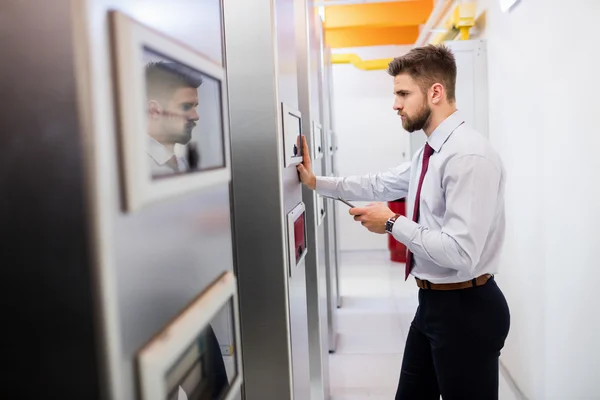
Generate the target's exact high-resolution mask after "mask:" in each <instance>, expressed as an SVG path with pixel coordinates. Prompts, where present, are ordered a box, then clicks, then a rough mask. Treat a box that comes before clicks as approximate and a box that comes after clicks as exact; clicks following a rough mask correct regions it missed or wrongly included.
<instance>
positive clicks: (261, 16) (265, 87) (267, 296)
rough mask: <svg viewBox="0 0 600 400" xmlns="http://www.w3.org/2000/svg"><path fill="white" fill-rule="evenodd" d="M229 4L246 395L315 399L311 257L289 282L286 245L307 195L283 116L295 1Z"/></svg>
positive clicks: (292, 102)
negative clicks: (290, 220) (286, 147)
mask: <svg viewBox="0 0 600 400" xmlns="http://www.w3.org/2000/svg"><path fill="white" fill-rule="evenodd" d="M224 5H225V9H224V11H225V38H226V55H227V70H228V77H229V101H230V116H231V117H230V118H231V143H232V161H233V163H232V171H233V204H234V225H235V240H236V248H237V254H236V258H237V265H238V269H237V277H238V280H239V287H240V314H241V319H242V321H241V322H242V324H241V327H242V347H243V356H244V392H245V398H246V399H249V400H254V399H277V400H285V399H291V398H294V399H297V400H300V399H310V377H309V359H308V354H309V351H308V328H307V326H308V322H307V305H306V304H307V303H306V302H307V298H306V272H305V263H306V261H304V262H302V263H301V264H300V265H299V266H298V267H297V268H296V269H295V271H294V275H293V277H291V278H290V276H289V273H288V261H287V258H288V254H287V250H286V248H287V235H286V232H287V226H286V225H287V222H286V221H287V214H288V213H289V212H290V211H291V210H292V209H294V208H295V207H296V206H297V205H298V204H299V203H300V202H301V201H302V200H303V199H302V187H301V184H300V182H299V179H298V174H297V171H296V167H295V165H290V166H288V167H284V153H283V137H284V132H283V131H282V128H283V123H282V122H283V121H282V112H281V110H282V107H281V103H284V104H286V106H289V107H290V108H292V109H298V89H297V74H296V49H295V32H294V2H293V0H275V1H270V0H253V1H247V0H228V1H226V2H225V3H224ZM310 253H311V252H310V250H309V252H308V253H307V256H306V257H309V256H310Z"/></svg>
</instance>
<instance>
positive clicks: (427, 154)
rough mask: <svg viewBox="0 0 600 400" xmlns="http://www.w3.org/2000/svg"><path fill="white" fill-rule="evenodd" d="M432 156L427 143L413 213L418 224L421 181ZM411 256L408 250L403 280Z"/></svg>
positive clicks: (406, 275)
mask: <svg viewBox="0 0 600 400" xmlns="http://www.w3.org/2000/svg"><path fill="white" fill-rule="evenodd" d="M432 154H433V148H432V147H431V146H430V145H429V143H425V149H424V150H423V166H422V167H421V177H420V178H419V186H418V187H417V195H416V196H415V207H414V211H413V219H412V220H413V221H415V222H419V205H420V204H421V186H423V179H424V178H425V174H426V173H427V167H429V157H431V155H432ZM412 256H413V254H412V252H411V251H410V250H408V251H407V254H406V270H405V274H404V280H407V279H408V276H409V275H410V270H411V269H412V261H413V258H412Z"/></svg>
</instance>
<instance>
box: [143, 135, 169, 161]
mask: <svg viewBox="0 0 600 400" xmlns="http://www.w3.org/2000/svg"><path fill="white" fill-rule="evenodd" d="M148 155H149V156H150V157H152V159H153V160H154V161H156V163H157V164H158V165H164V164H166V163H167V161H169V160H170V159H171V157H173V153H171V152H170V151H169V150H167V148H166V147H165V146H163V145H162V144H160V143H159V142H158V141H157V140H156V139H154V138H153V137H151V136H148Z"/></svg>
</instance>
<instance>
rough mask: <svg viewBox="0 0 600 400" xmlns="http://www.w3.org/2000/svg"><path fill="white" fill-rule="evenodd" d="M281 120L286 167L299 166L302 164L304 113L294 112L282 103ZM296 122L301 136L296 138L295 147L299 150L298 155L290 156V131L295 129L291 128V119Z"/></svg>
mask: <svg viewBox="0 0 600 400" xmlns="http://www.w3.org/2000/svg"><path fill="white" fill-rule="evenodd" d="M281 113H282V115H281V118H282V121H283V122H282V124H283V156H284V167H286V168H287V167H289V166H292V165H297V164H300V163H301V162H302V142H301V141H300V140H301V138H302V113H300V111H298V110H294V109H293V108H292V107H290V106H288V105H287V104H285V103H281ZM290 117H291V118H292V119H293V121H294V125H295V124H296V123H297V124H298V130H299V135H297V136H296V137H295V143H294V146H295V147H297V149H298V154H296V155H294V154H291V155H290V154H289V153H288V152H290V151H291V150H290V146H291V143H290V142H289V141H290V140H292V137H291V135H288V134H289V132H290V129H293V127H291V126H290V123H291V119H290Z"/></svg>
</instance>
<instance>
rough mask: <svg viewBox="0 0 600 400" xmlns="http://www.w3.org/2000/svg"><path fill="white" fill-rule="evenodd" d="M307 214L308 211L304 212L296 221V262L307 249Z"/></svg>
mask: <svg viewBox="0 0 600 400" xmlns="http://www.w3.org/2000/svg"><path fill="white" fill-rule="evenodd" d="M305 216H306V213H304V212H303V213H302V215H300V217H299V218H298V219H297V220H296V221H295V222H294V245H295V247H294V248H295V253H296V263H298V261H300V258H302V255H303V254H304V251H305V250H306V236H305V234H306V230H305V226H304V225H305V220H304V219H305Z"/></svg>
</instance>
